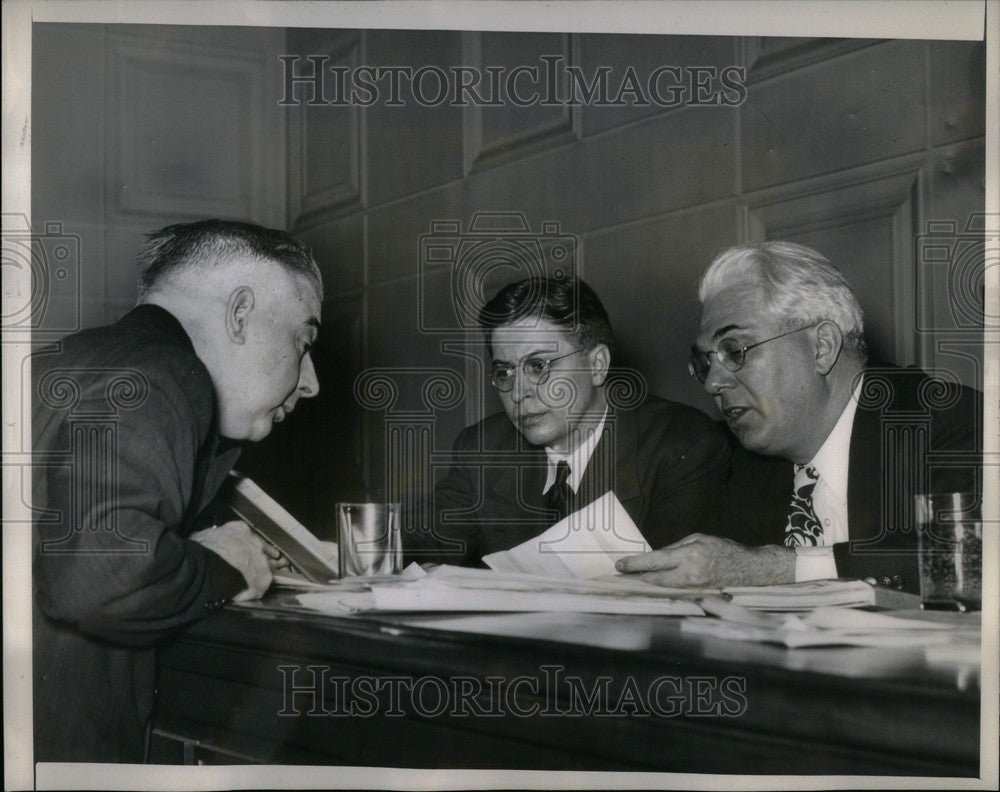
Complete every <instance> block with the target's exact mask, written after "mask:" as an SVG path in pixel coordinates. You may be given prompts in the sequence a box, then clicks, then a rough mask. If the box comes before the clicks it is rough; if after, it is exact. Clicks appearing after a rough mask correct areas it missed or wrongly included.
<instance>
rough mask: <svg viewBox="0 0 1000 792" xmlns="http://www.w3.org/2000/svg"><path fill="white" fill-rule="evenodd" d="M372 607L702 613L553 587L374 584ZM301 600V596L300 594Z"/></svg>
mask: <svg viewBox="0 0 1000 792" xmlns="http://www.w3.org/2000/svg"><path fill="white" fill-rule="evenodd" d="M372 596H373V597H374V598H375V608H376V610H380V611H488V612H492V613H506V612H512V611H522V612H529V611H550V612H551V611H566V612H576V613H618V614H639V615H646V616H683V615H692V616H693V615H701V614H702V613H703V611H702V609H701V608H700V607H699V606H698V605H696V604H695V603H694V602H690V601H685V600H673V599H664V598H662V597H642V596H627V597H622V596H618V595H615V594H579V593H559V592H552V591H489V590H486V589H482V590H470V589H456V588H453V587H451V586H430V585H412V586H408V587H405V588H403V587H398V586H391V587H390V586H373V587H372ZM300 600H301V598H300Z"/></svg>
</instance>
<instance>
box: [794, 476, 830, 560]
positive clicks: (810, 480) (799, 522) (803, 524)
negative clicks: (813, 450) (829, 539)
mask: <svg viewBox="0 0 1000 792" xmlns="http://www.w3.org/2000/svg"><path fill="white" fill-rule="evenodd" d="M817 481H819V473H817V472H816V468H814V467H806V466H805V465H796V466H795V483H794V484H793V491H792V503H791V506H790V507H789V510H788V525H786V526H785V544H786V545H787V546H788V547H815V546H817V545H819V544H822V540H823V525H822V524H821V523H820V521H819V519H818V518H817V517H816V512H815V511H814V509H813V490H815V489H816V482H817Z"/></svg>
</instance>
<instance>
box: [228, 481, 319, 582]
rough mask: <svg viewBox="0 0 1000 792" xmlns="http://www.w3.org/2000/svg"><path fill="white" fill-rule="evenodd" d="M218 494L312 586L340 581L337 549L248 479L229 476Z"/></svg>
mask: <svg viewBox="0 0 1000 792" xmlns="http://www.w3.org/2000/svg"><path fill="white" fill-rule="evenodd" d="M219 494H220V496H221V497H222V498H224V499H225V500H226V501H227V502H228V503H229V507H230V508H231V509H232V510H233V511H234V512H236V514H237V516H239V518H240V519H241V520H243V521H244V522H245V523H246V524H247V525H249V526H250V527H251V528H252V529H253V530H254V531H256V532H257V533H258V534H260V535H261V536H263V537H264V538H265V539H266V540H267V541H268V542H270V543H271V544H273V545H274V546H275V547H277V548H278V549H279V550H280V551H281V552H282V553H283V554H284V555H285V557H286V558H287V559H288V560H289V562H290V563H291V564H292V566H293V567H294V569H295V570H296V571H298V572H300V573H302V575H304V576H305V577H306V579H308V580H309V581H311V582H313V583H326V582H328V581H330V580H336V578H337V574H338V572H337V546H336V545H335V544H332V543H329V542H321V541H320V540H319V539H318V538H316V536H315V535H314V534H312V533H311V532H310V531H309V529H308V528H306V527H305V526H304V525H302V523H300V522H299V521H298V520H296V519H295V518H294V517H292V515H291V514H289V513H288V512H287V511H286V510H285V509H284V508H283V507H282V506H281V504H280V503H278V502H277V501H276V500H274V498H272V497H271V496H270V495H268V494H267V493H266V492H264V490H262V489H261V488H260V487H258V486H257V485H256V484H255V483H254V482H253V481H251V480H250V479H249V478H247V477H246V476H242V475H240V474H239V473H237V472H236V471H233V472H232V473H230V474H229V478H228V479H227V480H226V482H225V484H224V485H223V487H222V489H221V490H220V491H219Z"/></svg>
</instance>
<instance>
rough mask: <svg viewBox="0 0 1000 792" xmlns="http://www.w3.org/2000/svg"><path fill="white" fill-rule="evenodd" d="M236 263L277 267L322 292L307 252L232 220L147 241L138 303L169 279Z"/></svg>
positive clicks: (286, 237) (178, 228)
mask: <svg viewBox="0 0 1000 792" xmlns="http://www.w3.org/2000/svg"><path fill="white" fill-rule="evenodd" d="M235 258H246V259H257V260H260V261H265V262H267V261H271V262H275V263H277V264H279V265H281V266H282V267H284V268H285V269H286V270H288V271H290V272H293V273H296V274H299V275H304V276H306V277H309V278H311V279H312V280H313V281H314V282H315V283H316V284H317V286H319V287H320V288H322V277H321V276H320V272H319V266H318V265H317V264H316V260H315V259H314V258H313V257H312V253H310V251H309V248H307V247H306V246H305V245H304V244H302V242H300V241H299V240H298V239H296V238H295V237H293V236H292V235H291V234H289V233H287V232H285V231H278V230H275V229H273V228H264V227H263V226H259V225H254V224H253V223H240V222H236V221H234V220H199V221H197V222H194V223H179V224H177V225H170V226H167V227H166V228H161V229H160V230H159V231H153V232H152V233H150V234H147V235H146V243H145V245H143V248H142V250H141V251H140V252H139V258H138V262H137V263H138V265H139V300H140V301H141V300H142V299H143V297H145V296H146V295H147V294H148V293H149V292H150V291H151V290H152V289H153V288H154V287H155V286H156V285H157V284H159V283H161V282H163V281H165V280H166V279H167V278H168V277H170V276H172V275H174V274H175V273H179V272H182V271H185V270H189V269H194V268H211V267H213V266H216V265H218V264H221V263H224V262H229V261H232V260H233V259H235Z"/></svg>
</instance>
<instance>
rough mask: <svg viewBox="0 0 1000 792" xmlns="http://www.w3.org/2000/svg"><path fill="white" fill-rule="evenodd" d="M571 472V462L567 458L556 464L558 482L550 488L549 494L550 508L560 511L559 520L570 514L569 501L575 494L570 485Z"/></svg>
mask: <svg viewBox="0 0 1000 792" xmlns="http://www.w3.org/2000/svg"><path fill="white" fill-rule="evenodd" d="M569 473H570V471H569V463H568V462H567V461H566V460H561V461H560V462H559V463H558V464H557V465H556V482H555V484H553V485H552V486H551V487H550V488H549V491H548V494H547V497H548V501H549V508H550V509H552V510H553V511H555V512H558V514H559V520H562V519H564V518H565V517H566V515H567V514H569V502H570V498H571V497H572V495H573V491H572V490H571V489H570V486H569ZM557 522H558V520H557Z"/></svg>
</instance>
